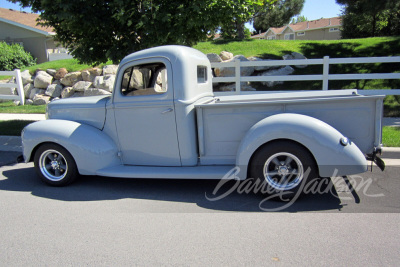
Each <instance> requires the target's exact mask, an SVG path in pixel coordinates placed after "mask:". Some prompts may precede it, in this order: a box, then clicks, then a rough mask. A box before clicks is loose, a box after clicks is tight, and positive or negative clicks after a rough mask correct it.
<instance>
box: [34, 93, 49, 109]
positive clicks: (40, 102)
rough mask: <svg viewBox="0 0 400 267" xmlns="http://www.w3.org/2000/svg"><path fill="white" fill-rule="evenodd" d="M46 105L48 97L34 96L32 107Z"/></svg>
mask: <svg viewBox="0 0 400 267" xmlns="http://www.w3.org/2000/svg"><path fill="white" fill-rule="evenodd" d="M48 103H50V96H44V95H35V97H34V98H33V105H35V106H39V105H46V104H48Z"/></svg>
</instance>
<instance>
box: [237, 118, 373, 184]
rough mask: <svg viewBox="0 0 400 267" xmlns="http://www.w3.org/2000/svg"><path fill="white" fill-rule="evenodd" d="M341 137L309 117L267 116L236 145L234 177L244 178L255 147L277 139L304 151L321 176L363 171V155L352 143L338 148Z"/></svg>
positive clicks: (365, 165) (364, 169)
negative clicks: (296, 144) (236, 170)
mask: <svg viewBox="0 0 400 267" xmlns="http://www.w3.org/2000/svg"><path fill="white" fill-rule="evenodd" d="M343 137H344V136H343V135H342V134H341V133H340V132H339V131H337V130H336V129H335V128H333V127H332V126H330V125H328V124H326V123H325V122H323V121H320V120H318V119H315V118H312V117H309V116H305V115H300V114H292V113H283V114H277V115H273V116H270V117H267V118H265V119H263V120H261V121H259V122H258V123H256V124H255V125H254V126H253V127H251V128H250V130H249V131H248V132H247V134H246V135H245V137H244V138H243V140H242V142H241V143H240V146H239V149H238V152H237V157H236V166H238V167H240V173H239V175H238V177H239V178H241V179H244V178H245V177H246V176H247V169H248V165H249V164H250V160H251V157H252V155H253V154H254V152H255V151H256V150H257V149H258V148H259V147H261V146H262V145H264V144H266V143H269V142H273V141H275V140H281V139H286V140H291V141H295V142H297V143H299V144H301V145H303V146H304V147H305V148H307V149H308V150H309V151H310V152H311V154H312V155H313V156H314V159H315V161H316V163H317V165H318V168H319V175H320V176H321V177H331V176H333V175H338V176H343V175H350V174H356V173H362V172H365V171H366V170H367V161H366V159H365V156H364V155H363V153H362V152H361V151H360V150H359V148H358V147H357V146H356V145H355V144H354V143H352V142H349V144H348V145H346V146H344V145H342V144H341V141H340V140H341V138H343Z"/></svg>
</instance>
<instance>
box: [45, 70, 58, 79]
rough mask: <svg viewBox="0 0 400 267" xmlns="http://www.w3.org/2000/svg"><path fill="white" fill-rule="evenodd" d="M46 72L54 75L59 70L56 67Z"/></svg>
mask: <svg viewBox="0 0 400 267" xmlns="http://www.w3.org/2000/svg"><path fill="white" fill-rule="evenodd" d="M46 72H47V73H48V74H50V75H51V76H53V77H54V75H56V72H57V71H56V70H55V69H47V70H46Z"/></svg>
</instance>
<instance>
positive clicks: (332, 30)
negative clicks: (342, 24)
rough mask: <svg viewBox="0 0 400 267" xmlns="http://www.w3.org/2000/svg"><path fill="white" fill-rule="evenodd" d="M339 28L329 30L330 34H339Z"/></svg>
mask: <svg viewBox="0 0 400 267" xmlns="http://www.w3.org/2000/svg"><path fill="white" fill-rule="evenodd" d="M338 31H339V28H329V32H338Z"/></svg>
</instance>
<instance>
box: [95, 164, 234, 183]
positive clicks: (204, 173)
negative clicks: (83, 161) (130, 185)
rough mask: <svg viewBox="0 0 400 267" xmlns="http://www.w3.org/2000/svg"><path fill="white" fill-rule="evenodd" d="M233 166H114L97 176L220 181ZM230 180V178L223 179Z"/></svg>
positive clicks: (101, 171) (98, 172) (98, 173)
mask: <svg viewBox="0 0 400 267" xmlns="http://www.w3.org/2000/svg"><path fill="white" fill-rule="evenodd" d="M234 167H235V166H233V165H230V166H194V167H154V166H125V165H120V166H114V167H109V168H105V169H101V170H98V171H97V172H96V174H97V175H99V176H106V177H117V178H157V179H158V178H160V179H218V180H219V179H222V178H224V176H227V174H228V173H229V172H230V171H232V169H233V168H234ZM225 178H232V177H225Z"/></svg>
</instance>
